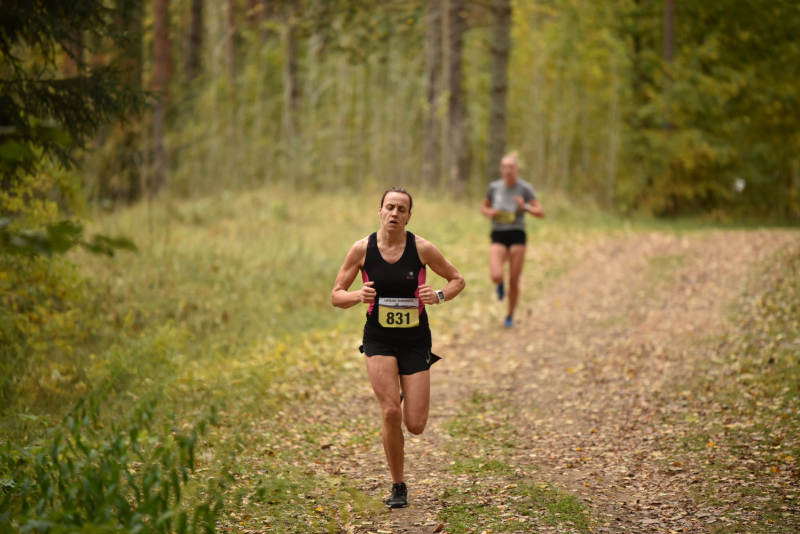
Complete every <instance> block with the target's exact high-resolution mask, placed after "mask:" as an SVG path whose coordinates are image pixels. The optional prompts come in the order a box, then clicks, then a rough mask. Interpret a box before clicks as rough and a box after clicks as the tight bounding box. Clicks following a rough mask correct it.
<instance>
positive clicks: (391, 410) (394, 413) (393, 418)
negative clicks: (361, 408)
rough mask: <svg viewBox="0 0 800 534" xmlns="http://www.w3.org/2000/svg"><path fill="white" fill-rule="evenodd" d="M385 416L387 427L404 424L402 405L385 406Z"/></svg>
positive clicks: (383, 412)
mask: <svg viewBox="0 0 800 534" xmlns="http://www.w3.org/2000/svg"><path fill="white" fill-rule="evenodd" d="M381 412H382V414H383V423H384V424H385V425H387V426H400V423H402V422H403V412H402V411H401V410H400V405H399V404H398V405H396V406H395V405H391V406H384V407H383V409H382V410H381Z"/></svg>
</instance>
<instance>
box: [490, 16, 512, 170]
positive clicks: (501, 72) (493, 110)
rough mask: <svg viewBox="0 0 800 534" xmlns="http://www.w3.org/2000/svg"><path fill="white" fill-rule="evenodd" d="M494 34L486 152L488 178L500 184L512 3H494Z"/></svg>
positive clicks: (504, 140) (504, 134)
mask: <svg viewBox="0 0 800 534" xmlns="http://www.w3.org/2000/svg"><path fill="white" fill-rule="evenodd" d="M492 11H493V13H494V31H493V33H492V42H491V55H492V57H491V67H490V69H491V76H492V81H491V85H490V88H489V132H488V133H489V134H488V137H487V145H488V146H487V151H486V176H487V179H488V180H489V181H493V180H499V179H500V177H501V174H500V159H501V158H502V157H503V154H504V153H505V150H506V96H507V94H508V57H509V55H510V53H511V0H494V2H493V4H492Z"/></svg>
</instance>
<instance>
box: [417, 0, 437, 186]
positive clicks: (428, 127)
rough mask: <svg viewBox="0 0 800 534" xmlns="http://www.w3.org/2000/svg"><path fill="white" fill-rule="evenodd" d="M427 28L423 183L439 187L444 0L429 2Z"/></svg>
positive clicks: (431, 0)
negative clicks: (438, 112)
mask: <svg viewBox="0 0 800 534" xmlns="http://www.w3.org/2000/svg"><path fill="white" fill-rule="evenodd" d="M425 22H426V26H425V84H426V97H427V104H428V107H427V113H426V116H425V126H424V129H423V132H422V169H421V171H422V172H421V173H420V174H421V177H422V183H423V184H424V187H426V188H432V187H435V186H437V185H438V183H439V176H440V175H441V168H440V161H441V150H442V149H441V135H442V125H441V121H440V119H439V117H438V116H437V114H436V109H437V108H438V105H439V97H440V94H441V73H442V0H428V14H427V17H426V21H425Z"/></svg>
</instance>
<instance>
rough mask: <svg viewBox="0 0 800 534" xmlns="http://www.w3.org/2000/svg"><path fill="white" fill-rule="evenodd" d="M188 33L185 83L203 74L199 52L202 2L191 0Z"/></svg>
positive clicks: (201, 40) (201, 33)
mask: <svg viewBox="0 0 800 534" xmlns="http://www.w3.org/2000/svg"><path fill="white" fill-rule="evenodd" d="M191 2H192V4H191V9H190V12H189V31H188V32H187V33H186V46H185V47H184V48H185V56H184V58H185V60H184V72H185V75H186V81H188V82H189V83H191V82H193V81H194V80H195V79H196V78H197V77H198V76H200V75H201V74H202V73H203V64H202V62H201V59H200V57H201V55H200V53H201V51H202V49H203V0H191Z"/></svg>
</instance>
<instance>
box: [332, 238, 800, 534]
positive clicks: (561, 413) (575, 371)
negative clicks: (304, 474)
mask: <svg viewBox="0 0 800 534" xmlns="http://www.w3.org/2000/svg"><path fill="white" fill-rule="evenodd" d="M796 239H797V238H796V235H795V234H792V233H784V232H767V231H758V232H713V233H702V234H696V235H687V236H683V237H681V236H674V235H666V234H656V233H652V234H638V235H634V236H632V237H626V238H621V239H618V240H615V241H611V242H605V243H602V244H598V245H596V246H594V247H593V248H591V249H589V250H586V251H584V252H585V253H584V257H583V259H582V260H581V261H580V262H578V263H577V264H576V265H574V266H573V268H572V269H570V270H569V272H568V273H567V274H566V275H565V276H563V277H562V278H561V279H560V280H559V281H557V282H556V283H555V284H553V285H552V286H551V287H550V288H549V289H548V290H546V291H545V292H544V293H543V294H542V295H541V296H540V297H539V298H538V299H536V300H535V301H531V299H530V298H527V299H526V298H525V296H524V295H523V301H522V306H523V308H522V309H521V310H520V313H519V315H518V317H519V319H518V321H517V326H516V327H515V328H514V329H513V330H505V329H502V327H500V326H499V325H487V326H486V327H485V328H484V329H482V330H477V331H474V332H472V333H470V334H468V335H467V336H466V338H462V339H460V340H459V343H458V344H457V345H456V344H453V345H451V346H442V347H436V350H435V351H436V352H438V353H441V354H443V355H445V358H446V359H445V361H443V362H442V363H441V364H439V365H437V367H438V368H434V372H433V374H432V413H431V419H430V423H429V426H428V428H427V429H426V431H425V433H424V434H423V435H422V436H420V437H413V436H408V435H407V436H408V437H407V438H406V457H407V467H406V473H407V475H406V479H407V481H408V484H409V490H410V502H411V503H412V504H413V507H411V508H407V509H404V510H393V511H391V512H388V513H386V514H385V515H382V516H381V517H379V518H372V519H368V520H361V519H359V518H356V520H355V521H354V523H353V525H351V526H350V531H352V532H357V533H362V532H363V533H367V532H380V531H382V532H408V533H423V532H424V533H428V532H434V531H435V530H436V528H437V527H439V526H440V521H438V520H437V519H436V516H437V514H438V513H439V512H440V511H441V507H442V503H441V502H440V501H439V500H438V499H439V496H440V495H441V493H442V491H443V490H444V489H446V488H448V487H461V486H464V485H468V484H472V485H473V486H474V485H475V484H480V482H481V481H479V480H478V481H476V480H472V479H474V478H475V477H463V476H462V477H459V476H455V475H453V474H450V473H448V472H447V471H446V469H445V468H446V467H447V465H448V464H449V458H447V457H446V454H447V453H446V450H447V449H446V447H445V445H446V443H447V441H448V440H449V439H452V437H451V436H448V435H447V433H446V431H445V430H444V428H443V424H444V423H445V422H446V421H448V420H449V419H450V418H452V417H453V416H455V415H457V414H459V413H462V412H463V410H464V409H465V407H464V402H465V401H466V399H467V398H469V396H470V395H471V394H474V393H475V392H479V393H482V394H486V395H493V396H495V397H498V396H499V397H500V398H502V399H503V400H504V402H506V403H508V405H509V406H511V408H510V411H511V413H513V414H514V417H512V418H509V419H506V420H504V421H501V422H499V423H501V424H503V425H506V428H505V430H506V431H510V432H511V433H512V434H513V435H514V436H515V440H514V442H515V448H514V450H513V451H512V453H511V455H510V456H509V457H508V458H507V461H508V462H509V463H511V464H512V465H513V466H514V467H515V468H517V469H518V472H519V474H520V476H521V477H527V478H529V479H535V480H542V481H545V482H548V483H551V484H555V485H557V486H560V487H562V488H564V489H565V490H567V491H568V492H570V493H572V494H573V495H575V496H577V497H579V498H580V499H581V500H583V501H585V502H586V503H587V504H588V505H589V506H590V507H591V508H592V509H593V512H594V514H595V516H596V517H598V518H600V523H598V525H597V527H596V529H595V531H599V532H670V531H678V532H681V531H689V532H702V531H703V528H704V527H705V525H706V523H709V522H713V521H714V518H715V517H716V515H715V511H714V510H709V509H707V508H706V509H700V508H698V506H697V505H696V504H695V503H694V502H692V500H691V498H690V497H689V496H688V493H687V488H686V484H690V483H691V480H692V476H693V473H691V472H682V473H680V476H679V477H676V476H675V475H676V473H675V472H673V470H671V469H670V468H665V467H664V465H669V464H668V463H666V462H665V461H664V460H665V458H664V457H663V453H662V452H661V451H660V450H659V437H661V436H664V435H665V434H668V433H669V432H670V429H669V428H664V427H663V425H659V424H658V422H657V420H658V418H657V417H654V416H656V415H658V414H659V413H665V412H669V411H670V410H673V409H675V407H674V406H673V405H672V403H673V402H674V399H673V397H674V393H673V391H674V390H675V387H676V386H680V384H681V383H682V382H684V381H686V380H687V379H688V378H690V377H691V376H692V375H693V374H694V373H696V372H697V370H698V364H699V363H700V362H701V361H702V360H703V359H706V358H708V357H709V354H708V351H709V350H710V349H711V347H712V345H711V344H710V343H708V342H705V341H704V339H706V338H708V337H709V336H716V335H719V334H722V333H724V332H725V331H726V329H729V328H731V325H730V323H729V322H728V317H729V313H728V310H729V308H728V306H730V303H731V302H732V301H733V300H734V299H735V298H736V297H737V295H739V294H740V293H741V292H742V291H743V290H744V287H745V284H746V282H747V281H748V277H749V276H750V274H751V273H752V272H753V269H754V268H756V267H757V265H758V263H759V262H760V261H763V260H765V259H767V258H768V257H769V256H770V255H771V254H773V253H774V252H775V251H776V250H778V249H779V248H780V247H782V246H786V245H787V244H788V243H790V242H796ZM530 248H531V251H530V253H533V251H535V245H534V246H532V247H530ZM526 269H535V266H534V265H532V263H530V262H529V264H528V266H527V267H526ZM487 298H488V297H487ZM452 305H453V306H457V305H458V302H457V301H456V302H454V303H452ZM496 305H497V306H503V305H504V303H503V304H500V303H498V304H496ZM434 337H435V336H434ZM340 408H343V409H344V412H343V413H342V414H340V416H342V417H347V416H348V412H350V413H351V414H359V413H363V412H364V411H368V410H374V411H375V414H376V418H377V417H378V412H377V407H376V406H374V399H373V397H372V394H371V392H370V391H369V390H367V389H366V388H360V389H358V390H357V391H356V392H354V394H353V397H352V399H351V400H350V401H349V402H348V403H347V404H346V405H345V406H344V407H340ZM332 461H333V463H332V464H331V466H330V467H331V470H332V472H334V473H336V474H339V475H343V476H347V477H348V478H350V479H353V480H360V481H363V482H362V483H361V484H360V488H361V489H362V490H364V491H365V492H366V493H367V494H369V495H372V496H374V497H375V498H376V499H379V498H380V499H383V498H385V496H386V495H385V494H386V493H387V489H388V488H389V486H390V480H389V477H388V470H387V468H386V466H385V460H384V458H383V451H382V448H381V445H380V443H376V444H374V446H371V447H369V448H368V449H367V450H363V451H360V452H357V453H355V454H346V455H341V456H337V455H334V456H333V458H332ZM675 470H676V471H678V470H679V469H678V468H676V469H675ZM478 477H479V475H478ZM467 478H472V479H469V480H468V479H467ZM486 483H488V484H490V483H491V481H488V482H486ZM665 518H668V519H665ZM442 531H443V532H447V531H448V529H447V525H444V529H443V530H442ZM570 531H571V530H570V527H569V526H544V525H535V524H531V523H528V524H520V525H519V530H518V532H570Z"/></svg>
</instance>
